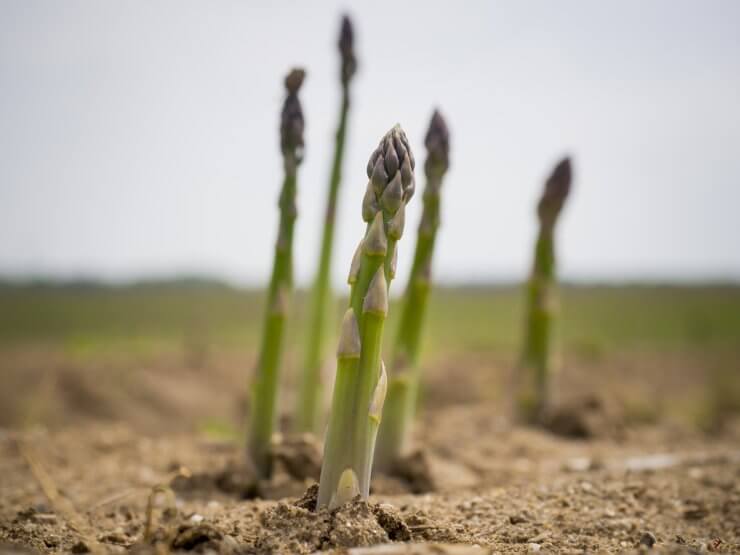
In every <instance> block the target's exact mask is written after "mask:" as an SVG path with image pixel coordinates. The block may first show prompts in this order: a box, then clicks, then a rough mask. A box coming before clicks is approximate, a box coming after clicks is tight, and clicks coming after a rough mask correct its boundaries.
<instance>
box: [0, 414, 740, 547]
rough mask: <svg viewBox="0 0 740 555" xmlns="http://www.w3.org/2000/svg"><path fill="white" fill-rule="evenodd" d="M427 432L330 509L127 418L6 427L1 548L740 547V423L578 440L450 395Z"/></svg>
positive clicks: (299, 486) (224, 451) (197, 442)
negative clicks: (52, 427)
mask: <svg viewBox="0 0 740 555" xmlns="http://www.w3.org/2000/svg"><path fill="white" fill-rule="evenodd" d="M424 429H426V430H433V433H432V432H430V433H429V434H427V436H426V438H425V441H424V443H423V444H424V445H425V448H424V451H422V452H421V453H418V454H417V455H416V456H415V457H413V458H412V462H413V463H414V464H413V468H412V470H411V472H410V473H409V474H408V475H407V476H406V478H407V479H403V478H399V477H383V476H378V477H377V480H376V483H375V486H374V490H375V491H374V493H373V496H372V499H371V503H370V504H369V505H367V504H364V503H360V502H358V503H355V504H352V505H349V506H346V507H344V508H342V509H340V510H338V511H334V512H332V513H329V512H326V511H321V512H318V513H317V512H315V511H314V510H313V503H312V502H311V501H306V500H305V499H304V500H303V502H301V501H299V498H300V497H301V496H302V495H303V494H304V493H305V492H306V491H307V490H308V491H309V494H308V495H309V497H310V485H311V483H312V482H313V479H312V477H310V476H307V477H305V479H303V480H299V479H296V477H295V476H294V475H291V473H290V472H289V471H288V470H285V469H283V470H282V471H280V472H278V473H277V476H276V477H275V478H274V479H273V480H272V481H270V482H266V483H261V484H259V485H258V489H257V491H256V493H258V494H259V495H261V496H263V497H268V498H269V497H272V498H278V499H279V500H270V499H244V497H253V496H254V495H255V490H253V489H252V490H250V489H249V488H247V487H240V483H239V476H240V472H242V471H241V470H240V467H239V461H240V460H241V451H240V449H239V448H238V447H236V446H235V445H234V444H233V443H231V442H220V441H214V440H212V439H207V438H204V437H202V436H197V435H193V434H182V435H170V436H163V437H159V438H149V437H144V436H142V435H141V434H138V433H134V432H133V431H132V430H131V429H130V428H128V427H126V426H120V425H118V426H115V425H104V426H95V427H81V428H78V429H75V430H67V431H60V432H53V433H50V432H47V431H43V430H37V431H33V432H23V433H20V432H9V431H6V432H3V433H2V436H0V454H1V457H0V460H1V461H2V463H0V465H1V466H0V491H2V495H1V496H0V497H1V499H0V541H2V542H3V545H2V548H0V551H3V550H4V551H11V552H12V551H13V550H20V549H22V548H23V549H28V550H31V551H39V552H70V551H71V552H75V553H82V552H87V551H92V552H105V551H116V552H120V551H125V550H133V551H143V552H149V551H152V552H154V551H156V552H164V551H167V550H170V549H172V550H195V551H197V552H210V551H214V552H219V553H312V552H314V551H321V550H332V549H340V548H349V547H358V546H367V545H377V544H387V543H388V542H405V543H409V542H414V543H416V542H426V543H429V542H432V543H435V544H437V546H436V547H434V549H440V550H442V551H428V552H429V553H438V552H441V553H444V552H445V551H444V550H445V549H447V548H446V547H444V544H462V545H469V546H479V547H480V548H481V549H482V551H481V552H483V553H486V552H501V553H509V552H528V551H530V552H535V551H543V552H558V553H584V552H599V551H610V552H619V551H630V550H636V549H640V548H642V549H647V548H648V547H650V546H652V548H653V549H660V550H663V551H664V552H677V553H692V552H697V551H698V552H701V551H717V552H728V553H731V552H738V551H739V550H740V426H729V427H728V428H727V429H726V430H725V432H724V433H723V434H722V435H721V436H719V437H714V438H712V439H709V438H707V437H706V436H704V435H702V434H699V433H698V432H693V431H690V430H686V429H682V428H680V427H670V426H666V425H662V426H651V427H641V428H640V429H638V430H635V431H632V430H626V431H624V430H623V431H622V432H620V436H619V438H617V439H615V438H614V437H597V438H593V439H589V440H571V439H564V438H560V437H557V436H554V435H552V434H549V433H547V432H542V431H537V430H531V429H525V428H518V427H510V426H509V425H508V424H507V423H506V422H504V421H503V420H501V419H492V418H491V417H490V410H488V408H487V407H486V406H485V405H482V404H479V405H477V406H474V407H470V406H460V405H451V406H449V407H447V408H445V409H444V410H442V411H440V412H438V413H436V414H435V415H434V419H433V421H432V420H427V421H426V426H425V427H424ZM281 468H282V467H281ZM286 468H287V467H286ZM419 475H421V479H419ZM409 477H411V478H412V479H411V480H410V481H409V480H408V478H409ZM412 490H413V491H416V492H417V493H411V492H412ZM423 490H426V491H423ZM148 504H150V505H151V506H150V507H149V509H148V508H147V505H148ZM440 544H441V546H440ZM641 546H642V547H641ZM383 549H386V550H388V549H391V548H389V547H385V548H383ZM394 549H401V547H400V544H396V547H395V548H394ZM403 549H406V547H404V548H403ZM416 549H418V550H421V549H422V547H421V546H417V548H416ZM423 549H432V547H431V546H426V547H424V548H423ZM487 550H488V551H487ZM340 552H342V553H343V552H344V551H340ZM378 552H388V553H396V552H398V553H407V552H410V551H378ZM418 552H419V553H424V552H427V551H418ZM450 552H451V553H454V552H455V551H454V550H453V551H450ZM471 552H478V551H471Z"/></svg>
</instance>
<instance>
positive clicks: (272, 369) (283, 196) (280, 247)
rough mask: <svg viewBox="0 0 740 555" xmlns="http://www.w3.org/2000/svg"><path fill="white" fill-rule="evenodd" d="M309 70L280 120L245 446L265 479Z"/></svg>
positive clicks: (299, 77) (291, 84)
mask: <svg viewBox="0 0 740 555" xmlns="http://www.w3.org/2000/svg"><path fill="white" fill-rule="evenodd" d="M304 77H305V72H304V71H303V70H302V69H294V70H292V71H291V72H290V73H289V74H288V76H287V77H286V78H285V88H286V89H287V93H288V94H287V97H286V98H285V103H284V104H283V111H282V115H281V119H280V147H281V149H282V154H283V166H284V168H285V178H284V180H283V188H282V190H281V192H280V198H279V202H278V206H279V207H280V228H279V230H278V237H277V242H276V244H275V259H274V264H273V268H272V278H271V279H270V286H269V290H268V296H267V305H266V310H265V322H264V328H263V330H262V345H261V349H260V356H259V361H258V363H257V371H256V377H255V382H254V383H253V385H252V402H251V404H250V412H251V418H250V422H249V437H248V443H247V448H248V451H249V453H248V454H249V457H250V459H251V462H252V463H253V465H254V468H255V471H256V472H257V474H258V476H260V477H267V476H269V475H270V471H271V456H270V440H271V438H272V433H273V429H274V425H275V420H276V405H277V387H278V377H279V370H280V358H281V352H282V344H283V328H284V326H285V320H286V318H287V309H288V300H289V297H290V293H291V288H292V281H293V261H292V258H293V223H294V222H295V219H296V214H297V211H296V203H295V196H296V172H297V169H298V165H299V164H300V163H301V161H302V159H303V127H304V122H303V110H302V109H301V103H300V101H299V100H298V90H299V89H300V88H301V84H302V83H303V79H304Z"/></svg>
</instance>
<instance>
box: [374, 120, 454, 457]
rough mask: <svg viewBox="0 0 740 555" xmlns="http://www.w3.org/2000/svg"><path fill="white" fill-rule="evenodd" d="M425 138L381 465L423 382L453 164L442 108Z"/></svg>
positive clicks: (409, 418) (400, 437) (405, 429)
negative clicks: (425, 338) (435, 259)
mask: <svg viewBox="0 0 740 555" xmlns="http://www.w3.org/2000/svg"><path fill="white" fill-rule="evenodd" d="M424 144H425V146H426V148H427V159H426V162H425V164H424V172H425V174H426V178H427V184H426V189H425V190H424V196H423V203H424V206H423V210H422V215H421V222H420V223H419V231H418V235H417V238H416V250H415V251H414V263H413V266H412V267H411V275H410V276H409V281H408V284H407V285H406V292H405V293H404V297H403V307H402V309H401V310H402V312H401V323H400V326H399V328H398V335H397V336H396V343H395V350H394V353H393V354H394V357H393V367H392V369H391V378H390V381H389V382H388V396H387V398H386V402H385V408H384V409H383V421H382V424H381V426H380V432H379V437H378V446H377V452H376V457H375V462H376V466H377V468H380V469H383V470H388V469H389V468H390V467H391V465H392V464H393V462H394V461H395V460H397V459H398V458H399V457H400V456H401V454H402V452H403V450H404V449H405V447H406V444H407V442H408V436H409V432H410V430H411V426H412V423H413V417H414V407H415V405H416V397H417V391H418V387H419V378H420V366H419V353H420V344H421V341H420V340H421V331H422V325H423V322H424V315H425V313H426V306H427V298H428V296H429V288H430V278H431V266H432V255H433V253H434V243H435V241H436V239H437V229H438V228H439V202H440V190H441V188H442V179H443V177H444V175H445V173H446V172H447V168H448V167H449V152H450V141H449V131H448V129H447V124H446V123H445V120H444V118H443V117H442V114H440V113H439V111H437V110H435V111H434V114H433V115H432V120H431V122H430V123H429V130H428V131H427V135H426V138H425V140H424Z"/></svg>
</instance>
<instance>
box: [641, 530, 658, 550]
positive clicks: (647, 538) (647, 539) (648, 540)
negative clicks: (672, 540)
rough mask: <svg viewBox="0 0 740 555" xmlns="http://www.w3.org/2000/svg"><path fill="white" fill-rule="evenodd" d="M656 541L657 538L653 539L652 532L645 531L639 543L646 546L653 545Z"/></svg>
mask: <svg viewBox="0 0 740 555" xmlns="http://www.w3.org/2000/svg"><path fill="white" fill-rule="evenodd" d="M656 541H658V540H656V539H655V536H654V535H653V534H652V532H645V533H644V534H643V535H642V537H640V545H646V546H647V547H653V546H654V545H655V542H656Z"/></svg>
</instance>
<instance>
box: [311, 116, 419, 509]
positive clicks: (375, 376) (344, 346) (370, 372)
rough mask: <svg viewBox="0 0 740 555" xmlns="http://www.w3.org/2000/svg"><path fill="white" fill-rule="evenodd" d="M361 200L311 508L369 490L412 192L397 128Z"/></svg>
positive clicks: (409, 158)
mask: <svg viewBox="0 0 740 555" xmlns="http://www.w3.org/2000/svg"><path fill="white" fill-rule="evenodd" d="M367 175H368V177H369V178H370V181H369V182H368V184H367V191H366V193H365V197H364V199H363V201H362V218H363V220H365V222H366V223H367V228H366V231H365V236H364V238H363V239H362V240H361V241H360V244H359V245H358V247H357V250H356V252H355V255H354V257H353V260H352V265H351V268H350V272H349V278H348V282H349V284H350V306H349V309H348V310H347V312H346V314H345V315H344V319H343V322H342V329H341V333H340V339H339V347H338V349H337V375H336V380H335V383H334V394H333V397H332V407H331V414H330V418H329V427H328V429H327V434H326V441H325V443H324V462H323V465H322V467H321V480H320V483H319V498H318V505H319V506H327V505H328V506H329V507H335V506H338V505H341V504H342V503H344V502H346V501H348V500H350V499H352V497H354V496H355V495H357V494H360V495H361V496H362V497H363V498H367V496H368V494H369V491H370V473H371V470H372V462H373V453H374V450H375V438H376V436H377V432H378V426H379V424H380V419H381V416H382V410H383V401H384V399H385V390H386V374H385V367H384V365H383V363H382V361H381V360H380V354H381V349H382V339H383V327H384V324H385V318H386V315H387V313H388V286H389V284H390V281H391V279H392V278H393V276H394V275H395V261H396V254H395V253H396V243H397V242H398V240H399V239H400V238H401V236H402V234H403V228H404V215H405V209H406V203H407V202H408V201H409V200H410V199H411V196H412V195H413V193H414V186H415V184H414V157H413V155H412V153H411V150H410V148H409V143H408V140H407V139H406V135H405V133H404V132H403V131H402V130H401V127H400V126H398V125H396V126H395V127H394V128H393V129H391V130H390V131H389V132H388V133H387V134H386V135H385V136H384V137H383V139H382V140H381V141H380V144H379V145H378V148H377V149H375V151H374V152H373V154H372V155H371V156H370V161H369V162H368V166H367Z"/></svg>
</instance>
